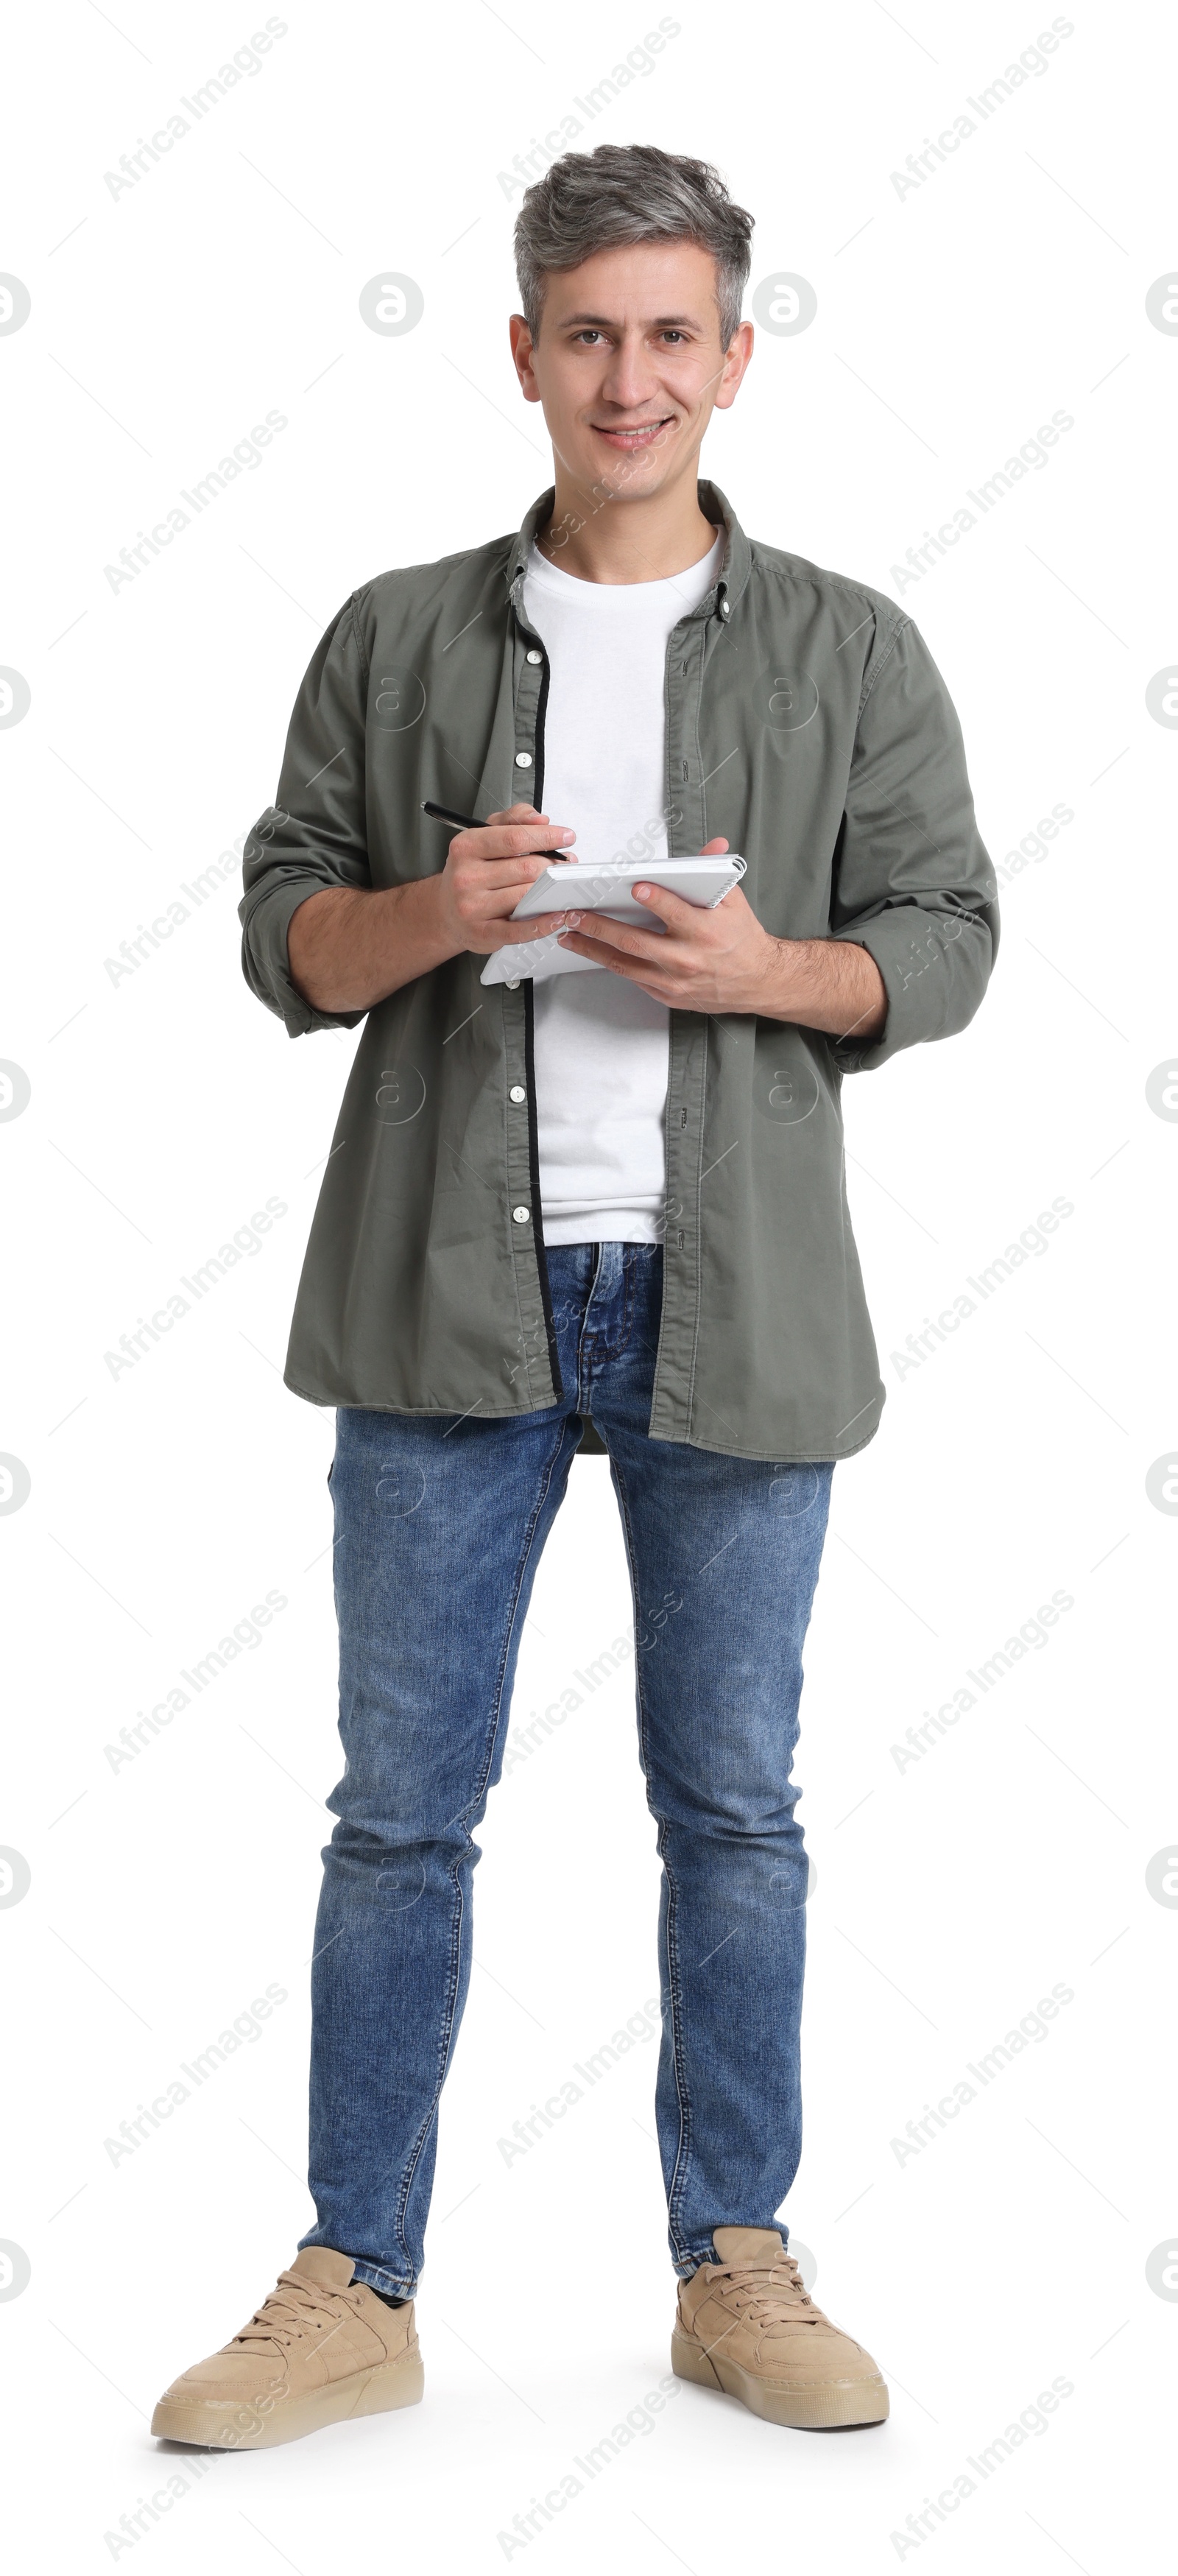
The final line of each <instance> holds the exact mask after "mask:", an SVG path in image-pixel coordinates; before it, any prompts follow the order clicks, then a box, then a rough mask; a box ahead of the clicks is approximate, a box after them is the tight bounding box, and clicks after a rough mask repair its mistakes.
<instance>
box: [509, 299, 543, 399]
mask: <svg viewBox="0 0 1178 2576" xmlns="http://www.w3.org/2000/svg"><path fill="white" fill-rule="evenodd" d="M507 327H508V331H509V333H510V335H511V355H512V358H513V360H514V363H515V372H516V374H517V376H518V377H519V382H520V391H521V393H522V395H523V398H524V401H525V402H539V400H540V388H539V385H538V384H537V382H536V378H535V375H534V373H533V369H532V352H533V349H534V347H535V342H534V341H533V338H532V334H531V332H530V330H529V329H528V325H527V323H526V322H525V320H524V317H523V314H522V313H513V314H512V316H511V320H510V322H509V323H508V326H507Z"/></svg>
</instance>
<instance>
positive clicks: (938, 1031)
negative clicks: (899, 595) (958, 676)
mask: <svg viewBox="0 0 1178 2576" xmlns="http://www.w3.org/2000/svg"><path fill="white" fill-rule="evenodd" d="M875 655H876V656H878V659H876V661H875V666H874V669H873V667H872V663H871V662H869V664H868V669H867V672H866V674H865V689H864V697H863V701H862V703H861V706H860V712H859V722H858V726H857V730H856V735H855V749H854V755H853V758H852V763H851V774H850V779H849V782H848V787H847V798H846V810H845V813H844V817H843V824H842V829H841V831H840V834H839V843H838V849H837V851H836V856H835V869H834V894H833V901H832V906H831V930H832V932H833V935H834V937H835V938H836V939H848V940H853V941H855V942H856V943H857V944H858V945H859V946H860V947H863V948H866V949H867V950H868V951H869V953H870V955H871V956H872V957H874V959H875V962H876V965H877V966H878V968H879V971H880V974H881V975H882V977H883V980H884V985H885V988H886V991H887V997H888V1015H887V1020H886V1023H885V1026H884V1032H883V1036H882V1037H881V1038H880V1039H879V1041H878V1043H877V1044H876V1045H874V1046H859V1045H857V1044H856V1041H855V1037H854V1032H853V1031H852V1032H850V1033H849V1034H848V1036H847V1037H846V1038H845V1039H844V1040H842V1041H841V1042H840V1044H839V1045H838V1046H837V1047H836V1048H835V1050H834V1052H835V1056H836V1059H837V1061H838V1063H839V1064H840V1066H841V1067H842V1069H843V1070H844V1072H849V1073H856V1072H859V1071H862V1070H866V1069H870V1068H871V1067H873V1066H875V1065H878V1064H886V1062H887V1060H888V1058H889V1056H893V1055H896V1054H898V1053H899V1051H900V1049H901V1047H909V1046H919V1045H922V1044H924V1043H925V1042H926V1041H927V1040H929V1039H932V1038H943V1037H951V1036H952V1035H953V1034H954V1033H955V1032H956V1031H957V1030H958V1029H963V1028H965V1027H966V1026H967V1024H968V1022H969V1021H970V1020H971V1019H972V1018H973V1015H974V1012H975V1011H976V1009H977V1007H978V1004H979V1002H980V1001H981V999H982V995H983V993H984V992H985V989H986V985H987V983H988V982H989V978H990V970H991V968H992V966H993V963H994V958H995V955H996V952H997V947H998V906H997V900H996V897H997V886H996V882H995V877H994V870H993V868H992V866H991V864H990V860H989V857H988V855H987V853H986V850H985V848H984V847H983V844H982V840H981V836H980V834H979V831H978V827H977V822H976V820H975V817H974V808H973V797H972V794H971V792H970V785H969V777H968V774H967V771H966V765H965V748H964V745H963V743H962V739H961V727H960V725H959V723H958V721H957V714H956V710H955V708H954V706H953V702H952V699H951V698H950V696H949V692H948V690H947V688H946V686H945V683H944V681H943V679H942V677H941V674H940V672H939V671H938V669H937V666H936V663H935V662H934V661H933V658H932V655H931V653H930V652H929V650H928V647H927V645H926V644H925V643H924V641H923V638H922V637H921V636H920V635H919V634H918V633H917V630H916V628H915V627H914V626H913V625H911V624H910V623H909V622H908V621H907V620H905V621H904V623H903V625H902V626H901V627H900V628H899V629H898V630H897V631H895V632H894V633H893V635H892V637H891V638H890V639H886V640H885V639H880V640H879V641H878V642H877V644H876V646H875Z"/></svg>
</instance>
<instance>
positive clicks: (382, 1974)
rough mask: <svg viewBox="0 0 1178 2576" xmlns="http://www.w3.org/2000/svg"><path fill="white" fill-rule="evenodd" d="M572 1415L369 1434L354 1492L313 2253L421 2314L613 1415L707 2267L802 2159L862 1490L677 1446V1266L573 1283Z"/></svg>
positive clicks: (688, 2138)
mask: <svg viewBox="0 0 1178 2576" xmlns="http://www.w3.org/2000/svg"><path fill="white" fill-rule="evenodd" d="M548 1267H549V1275H550V1281H551V1292H552V1305H553V1316H554V1324H555V1330H556V1333H557V1337H558V1341H559V1348H560V1365H561V1375H562V1379H563V1383H564V1387H565V1396H564V1400H563V1402H562V1403H560V1404H558V1405H552V1406H550V1407H548V1408H547V1409H546V1410H545V1411H543V1412H540V1413H532V1414H527V1415H525V1416H523V1417H522V1418H516V1419H513V1420H511V1421H499V1422H487V1421H480V1420H479V1419H478V1418H477V1416H468V1417H467V1418H466V1419H465V1420H462V1419H459V1418H457V1417H454V1416H440V1417H439V1416H431V1417H430V1418H428V1419H422V1418H419V1417H416V1416H413V1415H407V1414H396V1413H378V1412H369V1411H366V1410H364V1411H361V1410H358V1409H354V1408H345V1409H341V1411H340V1413H339V1415H338V1421H337V1436H336V1453H335V1460H334V1464H333V1466H332V1470H331V1489H332V1496H333V1500H334V1505H335V1526H336V1545H335V1584H336V1603H337V1608H338V1613H339V1629H340V1734H341V1736H342V1738H343V1744H344V1752H345V1756H346V1769H345V1772H344V1777H343V1779H342V1780H341V1782H340V1784H339V1787H338V1788H337V1789H335V1790H334V1791H333V1793H332V1795H331V1797H330V1798H329V1800H328V1805H329V1807H330V1808H331V1809H332V1811H333V1813H334V1814H335V1815H336V1816H337V1817H338V1818H339V1822H338V1824H337V1825H336V1828H335V1831H334V1833H333V1835H332V1838H331V1842H330V1844H329V1846H328V1848H327V1850H326V1851H325V1852H324V1855H323V1860H324V1879H323V1893H322V1898H321V1901H320V1906H319V1916H318V1922H317V1926H316V1933H315V1957H314V1966H313V1970H312V2002H313V2009H314V2027H313V2037H312V2052H311V2154H310V2184H311V2190H312V2194H313V2196H314V2200H315V2205H316V2209H317V2212H318V2223H317V2225H316V2226H315V2227H314V2228H312V2229H311V2231H310V2232H309V2234H308V2235H307V2236H306V2237H304V2239H303V2242H304V2244H306V2245H330V2246H333V2247H335V2249H336V2250H337V2252H340V2253H344V2254H350V2255H351V2256H352V2257H353V2259H354V2261H355V2264H356V2271H357V2275H358V2277H359V2279H360V2280H362V2281H368V2282H370V2283H371V2284H372V2286H373V2287H374V2288H376V2289H378V2290H384V2291H387V2292H390V2293H392V2294H394V2295H399V2296H403V2297H404V2296H408V2294H409V2293H410V2292H411V2291H412V2290H413V2288H414V2286H415V2284H416V2281H417V2277H418V2273H419V2271H420V2269H421V2264H422V2259H423V2245H424V2235H425V2223H426V2214H427V2211H428V2208H429V2199H430V2190H431V2186H432V2182H433V2171H434V2154H435V2146H436V2139H437V2120H438V2103H439V2097H440V2095H441V2090H442V2085H443V2082H444V2079H445V2075H446V2069H447V2066H448V2065H449V2062H450V2056H451V2052H452V2050H453V2047H454V2043H455V2039H456V2037H457V2032H458V2024H459V2021H460V2019H461V2016H462V2009H463V2005H464V2003H465V2000H466V1991H467V1986H468V1983H469V1979H470V1968H471V1893H472V1879H473V1874H474V1864H475V1862H476V1861H477V1860H478V1858H479V1848H478V1845H477V1844H476V1843H475V1842H474V1841H473V1839H472V1828H473V1827H474V1826H476V1825H478V1824H479V1822H480V1821H481V1819H482V1816H483V1814H484V1812H485V1809H486V1803H487V1793H488V1790H489V1789H490V1788H491V1787H492V1786H493V1785H494V1783H495V1782H496V1781H497V1779H498V1777H499V1773H500V1769H501V1765H502V1759H503V1749H504V1739H505V1736H506V1733H507V1721H508V1711H509V1705H510V1700H511V1688H512V1681H513V1678H514V1673H515V1663H516V1654H517V1649H518V1645H519V1637H520V1631H521V1628H522V1626H523V1622H524V1619H525V1617H526V1615H527V1609H528V1602H529V1598H530V1595H531V1588H532V1582H533V1579H534V1575H535V1570H536V1566H537V1563H538V1561H539V1557H540V1552H541V1549H542V1548H543V1545H544V1541H545V1539H546V1538H547V1536H548V1532H549V1530H550V1529H551V1527H552V1523H553V1521H554V1519H555V1517H556V1513H557V1511H558V1509H559V1507H560V1503H561V1501H562V1498H563V1495H564V1490H565V1484H566V1481H567V1477H568V1471H569V1466H570V1464H571V1462H572V1459H573V1457H574V1456H575V1454H576V1451H577V1447H578V1445H579V1441H580V1437H581V1431H580V1423H579V1419H578V1417H579V1416H580V1415H582V1414H591V1415H592V1418H593V1421H594V1422H595V1424H596V1425H597V1428H598V1430H599V1431H600V1433H601V1436H602V1438H603V1440H604V1442H605V1444H606V1446H607V1448H608V1450H609V1455H610V1471H611V1474H612V1477H613V1483H614V1490H615V1492H616V1494H617V1497H618V1504H619V1508H620V1510H621V1515H622V1526H623V1530H624V1533H625V1541H626V1548H627V1553H628V1556H629V1561H630V1574H631V1581H632V1585H633V1593H634V1611H635V1662H636V1668H637V1679H638V1733H639V1748H640V1753H641V1760H642V1768H643V1771H644V1774H645V1778H646V1791H647V1799H648V1803H649V1805H650V1808H651V1811H652V1814H653V1815H654V1816H655V1818H656V1820H657V1823H658V1849H659V1855H660V1858H661V1861H662V1869H663V1880H662V1899H661V1909H660V1919H659V1959H660V1970H661V1977H660V1983H661V1990H662V2013H663V2029H662V2041H661V2049H660V2056H659V2066H658V2078H657V2086H656V2097H655V2099H656V2120H657V2127H658V2136H659V2149H660V2154H661V2157H662V2164H663V2172H664V2176H665V2179H666V2186H667V2201H668V2208H669V2234H670V2244H671V2252H672V2256H673V2259H674V2262H675V2266H676V2269H677V2270H678V2271H679V2272H681V2273H684V2274H686V2273H690V2272H691V2271H693V2270H694V2268H695V2266H696V2264H697V2263H700V2262H703V2261H705V2260H706V2259H707V2258H708V2257H709V2256H710V2255H711V2253H712V2242H711V2240H712V2230H713V2228H715V2227H723V2226H743V2227H769V2226H771V2225H772V2224H773V2220H774V2213H775V2211H776V2210H777V2209H778V2208H779V2207H780V2205H781V2203H782V2201H783V2200H784V2198H785V2195H786V2193H787V2191H788V2190H789V2187H790V2184H791V2182H792V2181H793V2178H794V2174H795V2172H796V2170H797V2164H798V2157H799V2154H800V2152H801V2092H800V2080H799V2026H800V2020H801V2005H802V1975H803V1968H804V1962H805V1942H806V1934H805V1923H806V1917H805V1911H804V1907H805V1895H806V1874H807V1862H806V1856H805V1852H804V1850H803V1845H802V1828H801V1826H800V1824H799V1823H798V1821H797V1819H796V1817H795V1814H794V1807H795V1804H796V1801H797V1797H798V1794H799V1792H798V1789H797V1786H796V1784H795V1783H794V1782H793V1781H792V1780H791V1777H790V1766H791V1762H792V1758H793V1751H794V1746H795V1743H796V1741H797V1734H798V1701H799V1698H800V1694H801V1686H802V1660H801V1657H802V1642H803V1639H804V1637H805V1633H806V1628H807V1626H808V1624H809V1618H810V1606H811V1602H812V1600H813V1595H814V1587H815V1584H816V1582H817V1579H818V1564H819V1558H820V1556H821V1553H822V1542H823V1538H824V1536H825V1532H826V1519H827V1511H828V1508H829V1502H830V1483H831V1476H832V1473H833V1468H832V1466H831V1465H828V1464H822V1465H818V1466H774V1465H772V1464H769V1463H766V1462H764V1461H761V1460H757V1459H746V1458H733V1457H728V1456H724V1455H722V1454H721V1453H719V1452H718V1451H713V1450H702V1449H691V1448H688V1447H686V1446H685V1445H683V1444H681V1443H678V1442H672V1441H658V1440H651V1439H649V1438H648V1437H647V1433H646V1423H647V1421H648V1419H649V1414H650V1401H651V1384H652V1378H653V1373H654V1366H655V1356H656V1348H657V1342H658V1330H659V1316H660V1310H661V1303H662V1252H661V1249H660V1248H659V1247H658V1246H657V1245H649V1244H637V1243H603V1244H593V1243H579V1244H571V1245H567V1246H564V1247H559V1248H557V1249H556V1250H554V1251H552V1252H550V1253H549V1256H548Z"/></svg>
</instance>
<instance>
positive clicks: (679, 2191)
mask: <svg viewBox="0 0 1178 2576" xmlns="http://www.w3.org/2000/svg"><path fill="white" fill-rule="evenodd" d="M610 1465H611V1468H612V1470H613V1475H614V1483H615V1488H616V1491H617V1495H618V1501H619V1504H620V1506H621V1515H622V1528H623V1531H624V1534H625V1540H626V1554H627V1556H628V1558H629V1561H630V1579H631V1583H632V1585H633V1589H634V1609H635V1621H634V1629H635V1652H634V1688H635V1696H636V1698H637V1702H638V1744H639V1753H640V1756H641V1760H642V1768H643V1772H644V1774H645V1777H646V1781H647V1786H648V1790H649V1785H650V1772H649V1769H648V1767H647V1757H648V1755H649V1751H650V1737H649V1732H648V1728H647V1714H646V1698H645V1694H644V1692H643V1687H642V1667H641V1665H640V1663H639V1661H638V1645H637V1631H638V1619H637V1612H638V1607H639V1604H638V1584H637V1569H636V1564H635V1555H634V1525H633V1522H632V1520H631V1517H630V1503H629V1497H628V1495H627V1492H626V1482H625V1477H624V1475H623V1473H622V1469H621V1466H620V1464H619V1461H618V1460H617V1459H616V1458H614V1457H612V1456H611V1458H610ZM652 1812H653V1811H652ZM658 1855H659V1859H660V1861H661V1862H662V1865H663V1870H664V1873H665V1876H666V1881H667V1993H668V1998H669V2002H670V2012H671V2063H672V2066H673V2067H674V2070H675V2091H676V2094H677V2096H678V2101H679V2143H678V2146H677V2148H676V2151H675V2162H674V2165H673V2166H672V2169H671V2179H670V2181H669V2183H668V2185H667V2223H668V2227H669V2230H670V2235H671V2242H672V2249H673V2250H674V2251H675V2254H676V2260H678V2261H685V2260H687V2259H688V2258H687V2257H686V2256H685V2255H682V2254H681V2253H680V2252H679V2250H678V2248H677V2246H676V2242H675V2240H676V2235H677V2231H678V2220H679V2213H680V2211H681V2209H682V2204H683V2199H684V2196H685V2194H686V2191H687V2181H688V2174H689V2171H690V2165H691V2094H690V2091H689V2088H688V2083H687V2067H686V2061H685V2055H684V2051H683V2047H682V2031H681V2026H680V2020H679V2003H680V1996H681V1982H680V1975H679V1952H678V1947H677V1943H676V1938H675V1932H676V1915H677V1910H678V1909H677V1901H676V1900H677V1895H678V1890H677V1887H676V1883H675V1873H674V1870H673V1869H672V1867H671V1864H670V1861H669V1859H668V1856H667V1850H666V1843H665V1839H664V1833H663V1827H662V1824H661V1823H660V1825H659V1836H658ZM681 2163H682V2168H683V2170H682V2178H680V2164H681Z"/></svg>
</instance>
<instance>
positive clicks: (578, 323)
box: [558, 313, 700, 331]
mask: <svg viewBox="0 0 1178 2576" xmlns="http://www.w3.org/2000/svg"><path fill="white" fill-rule="evenodd" d="M558 327H559V328H560V330H562V331H574V330H579V331H583V330H585V329H586V327H591V328H592V329H593V330H595V331H616V330H617V327H618V326H617V323H616V322H615V321H613V320H611V318H610V317H609V315H608V314H605V313H566V314H564V315H563V316H562V318H561V321H560V324H559V326H558ZM645 328H646V329H647V330H651V331H672V330H673V331H682V330H684V329H689V330H693V331H698V330H699V328H700V320H699V315H698V314H697V313H656V314H655V315H654V316H653V318H652V320H651V321H650V322H649V323H647V324H646V325H645Z"/></svg>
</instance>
